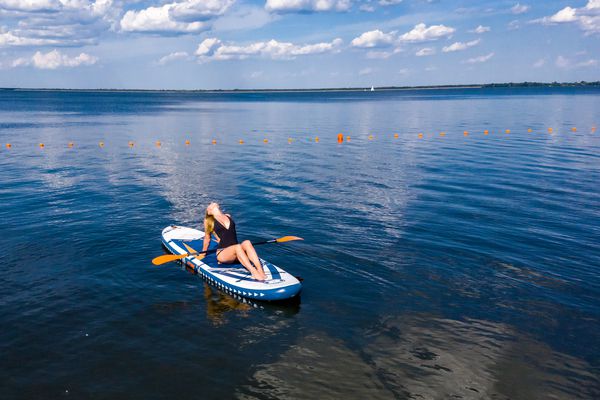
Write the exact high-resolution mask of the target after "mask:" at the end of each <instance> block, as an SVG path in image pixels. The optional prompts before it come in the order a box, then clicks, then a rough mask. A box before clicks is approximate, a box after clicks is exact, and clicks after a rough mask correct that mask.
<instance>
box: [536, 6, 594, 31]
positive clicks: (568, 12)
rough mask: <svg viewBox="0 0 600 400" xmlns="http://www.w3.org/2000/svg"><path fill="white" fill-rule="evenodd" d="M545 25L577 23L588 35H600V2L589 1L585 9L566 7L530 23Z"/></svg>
mask: <svg viewBox="0 0 600 400" xmlns="http://www.w3.org/2000/svg"><path fill="white" fill-rule="evenodd" d="M530 23H534V24H535V23H538V24H543V25H555V24H563V23H576V24H578V25H579V28H580V29H582V30H583V31H584V32H585V34H586V35H591V34H595V33H600V0H589V1H588V3H587V4H586V5H585V6H584V7H580V8H573V7H569V6H567V7H564V8H563V9H561V10H559V11H558V12H556V13H555V14H553V15H551V16H548V17H543V18H538V19H534V20H532V21H530Z"/></svg>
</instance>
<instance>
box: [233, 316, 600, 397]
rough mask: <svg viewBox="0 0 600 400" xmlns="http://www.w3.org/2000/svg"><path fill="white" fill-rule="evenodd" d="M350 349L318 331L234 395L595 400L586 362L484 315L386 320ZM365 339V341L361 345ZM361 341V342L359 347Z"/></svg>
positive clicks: (597, 387)
mask: <svg viewBox="0 0 600 400" xmlns="http://www.w3.org/2000/svg"><path fill="white" fill-rule="evenodd" d="M357 341H359V342H361V347H362V348H360V347H359V349H358V350H357V349H355V348H354V347H355V346H354V345H348V344H345V343H343V342H342V341H340V340H338V339H335V338H332V337H329V336H327V335H326V334H323V333H314V334H310V335H307V336H305V337H303V338H302V339H300V340H299V341H298V343H296V344H295V345H293V346H291V347H290V348H289V350H287V351H286V352H285V353H284V354H282V355H281V357H280V358H279V359H278V360H276V361H275V362H273V363H271V364H264V365H260V366H259V367H258V368H257V370H256V371H255V373H254V375H253V377H252V379H251V381H250V383H249V384H247V385H246V386H244V387H243V388H240V389H239V390H238V392H237V397H238V398H241V399H252V398H273V399H275V398H295V399H313V398H372V399H389V398H407V399H408V398H410V399H448V398H457V399H480V398H493V399H528V400H529V399H571V398H584V399H591V398H598V396H600V381H599V380H598V376H597V375H595V374H594V373H593V372H590V371H593V369H592V368H591V366H590V365H589V364H587V363H586V362H585V361H583V360H581V359H578V358H575V357H572V356H569V355H567V354H563V353H560V352H556V351H554V350H553V349H551V348H550V347H548V346H547V345H545V344H543V343H541V342H538V341H535V340H533V339H531V338H529V337H526V336H524V335H521V334H519V333H518V332H517V331H515V330H514V329H513V328H512V327H511V326H509V325H505V324H501V323H493V322H490V321H485V320H474V319H470V320H466V321H457V320H450V319H439V318H429V317H426V316H410V317H393V318H392V317H390V318H387V319H384V320H382V321H381V322H380V323H379V324H377V325H376V326H374V327H373V328H371V329H369V330H367V331H365V332H362V334H361V335H360V336H359V338H358V339H357ZM363 342H364V343H363ZM363 344H364V346H363Z"/></svg>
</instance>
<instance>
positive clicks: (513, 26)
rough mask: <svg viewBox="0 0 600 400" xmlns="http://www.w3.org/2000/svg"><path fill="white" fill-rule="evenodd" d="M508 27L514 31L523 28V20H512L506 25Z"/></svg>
mask: <svg viewBox="0 0 600 400" xmlns="http://www.w3.org/2000/svg"><path fill="white" fill-rule="evenodd" d="M506 28H507V29H508V30H509V31H514V30H517V29H520V28H521V22H520V21H519V20H517V19H515V20H512V21H510V22H509V23H508V25H507V26H506Z"/></svg>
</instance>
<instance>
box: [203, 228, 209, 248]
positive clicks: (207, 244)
mask: <svg viewBox="0 0 600 400" xmlns="http://www.w3.org/2000/svg"><path fill="white" fill-rule="evenodd" d="M209 245H210V233H208V232H204V245H203V246H202V251H206V250H208V246H209Z"/></svg>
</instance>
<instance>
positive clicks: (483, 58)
mask: <svg viewBox="0 0 600 400" xmlns="http://www.w3.org/2000/svg"><path fill="white" fill-rule="evenodd" d="M492 57H494V53H489V54H486V55H483V56H479V57H473V58H469V59H468V60H466V61H465V63H467V64H478V63H484V62H486V61H489V60H490V58H492Z"/></svg>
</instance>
